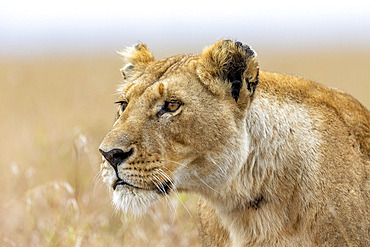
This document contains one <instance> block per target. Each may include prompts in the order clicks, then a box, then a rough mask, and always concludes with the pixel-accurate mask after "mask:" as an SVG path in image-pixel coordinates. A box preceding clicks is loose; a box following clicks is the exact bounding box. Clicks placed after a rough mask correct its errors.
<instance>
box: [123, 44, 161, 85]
mask: <svg viewBox="0 0 370 247" xmlns="http://www.w3.org/2000/svg"><path fill="white" fill-rule="evenodd" d="M118 54H120V55H121V57H122V60H123V67H122V69H121V73H122V75H123V77H124V78H125V79H127V78H128V77H130V76H132V74H133V72H134V71H137V70H141V69H142V68H144V67H145V66H147V65H148V64H149V63H151V62H153V61H154V57H153V55H152V54H151V53H150V51H149V49H148V47H147V46H146V45H145V44H142V43H140V42H139V43H138V44H136V45H134V46H130V47H127V48H126V49H124V50H123V51H120V52H118Z"/></svg>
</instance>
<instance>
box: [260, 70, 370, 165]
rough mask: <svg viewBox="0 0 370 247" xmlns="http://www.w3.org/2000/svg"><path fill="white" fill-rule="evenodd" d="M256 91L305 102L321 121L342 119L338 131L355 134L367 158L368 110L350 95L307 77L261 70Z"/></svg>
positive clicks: (369, 141) (369, 136)
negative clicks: (341, 125) (341, 126)
mask: <svg viewBox="0 0 370 247" xmlns="http://www.w3.org/2000/svg"><path fill="white" fill-rule="evenodd" d="M259 90H260V92H261V93H262V94H264V93H266V94H265V95H269V97H271V98H273V99H274V100H278V101H284V102H287V101H288V102H292V103H298V104H300V105H304V106H305V107H306V108H308V109H309V110H310V112H311V113H312V116H313V117H316V118H319V119H320V120H322V121H321V123H324V124H325V123H332V122H334V119H336V120H337V121H339V122H341V123H342V124H343V128H341V129H340V130H339V131H342V132H343V131H346V133H345V134H347V135H354V136H355V137H356V140H357V141H358V143H359V148H360V150H361V152H362V153H363V154H364V155H365V156H367V157H368V158H369V157H370V112H369V110H368V109H367V108H366V107H365V106H364V105H362V104H361V103H360V102H359V101H358V100H357V99H355V98H354V97H353V96H351V95H349V94H347V93H345V92H343V91H341V90H338V89H335V88H329V87H326V86H324V85H322V84H320V83H317V82H315V81H312V80H309V79H306V78H301V77H296V76H289V75H283V74H278V73H270V72H262V71H261V73H260V85H259ZM343 134H344V133H343Z"/></svg>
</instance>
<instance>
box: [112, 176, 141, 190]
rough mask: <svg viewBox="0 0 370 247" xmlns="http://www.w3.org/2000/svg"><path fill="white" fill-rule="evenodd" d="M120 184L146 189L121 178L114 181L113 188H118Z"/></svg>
mask: <svg viewBox="0 0 370 247" xmlns="http://www.w3.org/2000/svg"><path fill="white" fill-rule="evenodd" d="M118 185H127V186H130V187H133V188H136V189H141V190H144V189H143V188H140V187H137V186H135V185H132V184H129V183H127V182H126V181H124V180H122V179H120V178H119V179H117V180H116V182H114V184H113V190H116V188H117V186H118Z"/></svg>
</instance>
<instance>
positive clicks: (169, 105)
mask: <svg viewBox="0 0 370 247" xmlns="http://www.w3.org/2000/svg"><path fill="white" fill-rule="evenodd" d="M182 105H183V103H182V102H181V101H180V100H176V99H172V100H170V101H165V102H164V106H163V108H162V109H161V110H160V111H159V112H158V113H157V116H158V117H160V116H162V115H163V114H165V113H166V112H176V111H177V110H178V109H179V108H180V106H182Z"/></svg>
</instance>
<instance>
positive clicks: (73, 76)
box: [0, 51, 370, 246]
mask: <svg viewBox="0 0 370 247" xmlns="http://www.w3.org/2000/svg"><path fill="white" fill-rule="evenodd" d="M259 55H260V63H261V67H262V69H265V70H272V71H280V72H283V73H287V74H296V75H302V76H306V77H308V78H312V79H315V80H317V81H319V82H323V83H326V85H330V86H336V87H339V88H341V89H343V90H345V91H347V92H350V93H351V94H353V95H354V96H355V97H357V98H359V99H360V100H361V101H362V102H363V103H364V104H365V105H366V106H367V107H369V106H370V97H369V92H370V90H369V89H370V88H369V85H370V82H369V78H370V74H369V73H370V72H369V70H368V68H369V67H370V52H369V51H366V52H358V53H351V54H349V53H341V52H340V51H338V52H335V53H333V54H331V53H324V54H323V53H311V54H308V53H302V54H284V55H282V54H273V53H267V54H262V53H260V54H259ZM119 68H120V60H119V59H118V58H96V57H84V58H75V59H72V58H69V59H67V58H62V59H61V58H54V59H37V60H28V61H9V60H6V61H5V60H2V61H0V99H1V104H0V112H1V116H2V120H1V121H0V130H1V139H0V141H1V153H0V154H1V155H0V162H1V166H0V201H1V203H0V222H1V223H0V246H123V245H124V246H149V243H150V246H199V243H198V242H197V231H196V223H195V221H196V201H197V197H196V196H195V195H185V194H182V195H180V198H181V200H182V201H183V202H184V203H185V204H186V206H187V208H189V210H190V212H191V214H192V217H190V216H189V214H188V213H187V212H186V210H185V209H184V207H183V206H182V205H181V203H179V201H178V199H176V198H172V199H171V200H172V202H173V206H169V205H168V204H166V203H165V202H164V203H161V204H159V206H158V207H156V208H153V209H152V211H151V215H150V216H147V217H144V218H143V219H136V220H135V219H130V218H125V217H122V216H120V215H119V213H115V212H114V211H113V207H112V206H111V205H110V198H109V193H108V192H107V189H106V187H105V185H102V184H101V183H100V182H99V178H97V177H96V174H97V173H98V170H99V162H100V156H99V154H98V152H97V147H98V145H99V142H100V141H101V140H102V138H103V137H104V135H105V133H106V132H107V131H108V130H109V128H110V126H111V124H112V122H113V116H114V107H113V105H112V102H113V101H114V96H113V93H114V91H115V88H116V85H117V83H118V82H119V81H120V74H119V70H118V69H119ZM173 207H174V208H175V210H174V209H173Z"/></svg>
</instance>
